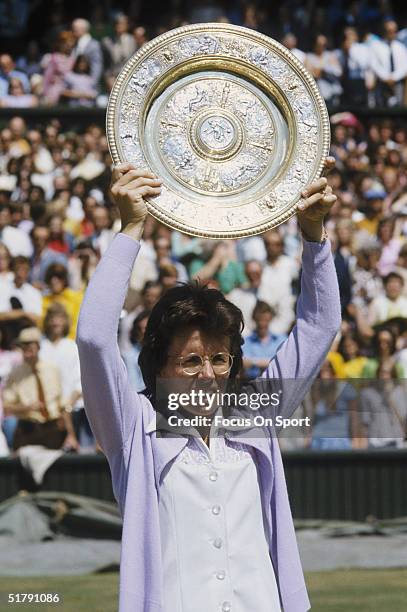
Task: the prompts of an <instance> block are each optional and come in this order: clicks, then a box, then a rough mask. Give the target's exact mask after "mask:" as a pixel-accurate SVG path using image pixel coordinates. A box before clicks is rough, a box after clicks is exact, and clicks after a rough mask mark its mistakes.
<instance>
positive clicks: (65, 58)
mask: <svg viewBox="0 0 407 612" xmlns="http://www.w3.org/2000/svg"><path fill="white" fill-rule="evenodd" d="M74 44H75V40H74V37H73V34H72V32H60V33H59V35H58V40H57V43H56V46H55V51H54V52H53V53H47V54H46V55H44V57H43V59H42V62H41V66H42V68H43V70H44V81H43V95H44V102H45V104H49V105H50V106H52V105H54V104H58V102H59V98H60V96H61V95H62V92H63V90H64V86H65V85H64V82H65V77H66V75H67V74H68V73H69V72H70V71H71V70H72V66H73V63H74V59H73V57H72V55H71V51H72V49H73V47H74Z"/></svg>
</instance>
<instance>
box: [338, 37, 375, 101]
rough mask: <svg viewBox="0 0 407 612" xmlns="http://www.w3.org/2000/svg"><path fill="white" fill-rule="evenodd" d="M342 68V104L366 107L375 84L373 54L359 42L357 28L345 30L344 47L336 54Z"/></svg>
mask: <svg viewBox="0 0 407 612" xmlns="http://www.w3.org/2000/svg"><path fill="white" fill-rule="evenodd" d="M335 53H336V54H337V57H338V59H339V62H340V64H341V66H342V89H343V92H342V103H343V104H345V105H346V104H350V105H357V106H365V105H366V104H367V92H368V89H371V88H372V87H373V84H374V75H373V70H372V66H371V63H372V58H371V56H372V53H371V51H370V49H369V47H368V46H367V45H366V44H364V43H360V42H359V36H358V33H357V30H356V29H355V28H351V27H348V28H345V30H344V33H343V39H342V45H341V48H340V49H337V50H336V52H335Z"/></svg>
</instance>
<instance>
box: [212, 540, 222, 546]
mask: <svg viewBox="0 0 407 612" xmlns="http://www.w3.org/2000/svg"><path fill="white" fill-rule="evenodd" d="M222 544H223V542H222V538H215V539H214V541H213V545H214V547H215V548H222Z"/></svg>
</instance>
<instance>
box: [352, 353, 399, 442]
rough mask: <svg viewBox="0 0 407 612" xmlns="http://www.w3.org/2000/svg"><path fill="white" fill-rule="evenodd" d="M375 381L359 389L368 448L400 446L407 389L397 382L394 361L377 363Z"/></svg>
mask: <svg viewBox="0 0 407 612" xmlns="http://www.w3.org/2000/svg"><path fill="white" fill-rule="evenodd" d="M376 376H377V381H376V383H375V384H370V385H369V386H368V387H365V388H364V389H362V392H361V413H362V421H363V425H364V428H365V431H364V436H365V437H366V439H367V441H368V446H369V447H370V448H384V447H403V446H404V440H405V438H406V432H407V390H406V384H405V381H399V382H397V381H396V379H397V378H398V372H397V368H396V366H395V364H394V362H392V361H389V360H386V361H382V362H380V364H379V365H378V368H377V373H376Z"/></svg>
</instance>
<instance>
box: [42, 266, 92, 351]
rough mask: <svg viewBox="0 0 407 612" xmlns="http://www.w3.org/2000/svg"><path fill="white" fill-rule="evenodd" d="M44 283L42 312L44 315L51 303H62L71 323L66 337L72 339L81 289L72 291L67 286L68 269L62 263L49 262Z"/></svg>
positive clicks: (81, 294) (79, 304) (76, 321)
mask: <svg viewBox="0 0 407 612" xmlns="http://www.w3.org/2000/svg"><path fill="white" fill-rule="evenodd" d="M45 283H46V285H47V289H48V293H46V294H45V295H44V297H43V298H42V312H43V317H45V315H46V313H47V311H48V308H49V307H50V306H51V305H52V304H62V306H64V308H65V310H66V312H67V313H68V316H69V319H70V322H71V325H70V329H69V334H68V337H69V338H71V339H72V340H74V339H75V337H76V326H77V324H78V317H79V310H80V307H81V303H82V298H83V293H82V291H74V290H73V289H71V288H70V287H68V271H67V268H66V266H64V265H62V264H58V263H55V264H51V265H50V266H49V268H47V271H46V273H45Z"/></svg>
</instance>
